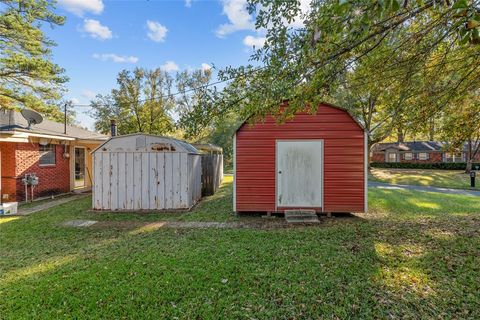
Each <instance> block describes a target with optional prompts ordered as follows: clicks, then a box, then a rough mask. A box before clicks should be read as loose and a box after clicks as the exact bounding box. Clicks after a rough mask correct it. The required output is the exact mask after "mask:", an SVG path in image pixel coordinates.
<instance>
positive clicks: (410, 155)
mask: <svg viewBox="0 0 480 320" xmlns="http://www.w3.org/2000/svg"><path fill="white" fill-rule="evenodd" d="M403 157H404V159H405V160H412V159H413V153H411V152H405V154H404V155H403Z"/></svg>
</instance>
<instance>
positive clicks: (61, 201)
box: [9, 193, 90, 217]
mask: <svg viewBox="0 0 480 320" xmlns="http://www.w3.org/2000/svg"><path fill="white" fill-rule="evenodd" d="M89 195H90V194H88V193H87V194H85V193H82V194H74V195H71V196H65V197H61V198H60V199H57V200H51V201H46V202H43V203H40V204H38V205H36V206H33V207H28V208H22V207H20V208H18V211H17V214H15V215H9V217H11V216H27V215H29V214H32V213H35V212H38V211H42V210H46V209H50V208H53V207H56V206H59V205H61V204H64V203H67V202H70V201H74V200H78V199H82V198H85V197H88V196H89Z"/></svg>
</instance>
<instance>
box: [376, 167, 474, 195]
mask: <svg viewBox="0 0 480 320" xmlns="http://www.w3.org/2000/svg"><path fill="white" fill-rule="evenodd" d="M369 179H370V180H371V181H378V182H386V183H391V184H411V185H420V186H432V187H443V188H452V189H470V176H469V175H468V174H466V173H464V172H463V171H458V170H416V169H380V168H372V169H371V171H370V176H369ZM475 189H477V190H480V182H477V186H476V188H475Z"/></svg>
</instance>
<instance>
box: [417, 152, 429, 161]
mask: <svg viewBox="0 0 480 320" xmlns="http://www.w3.org/2000/svg"><path fill="white" fill-rule="evenodd" d="M418 160H428V153H426V152H420V153H419V154H418Z"/></svg>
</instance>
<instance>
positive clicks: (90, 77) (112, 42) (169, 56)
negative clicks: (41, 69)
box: [45, 0, 264, 128]
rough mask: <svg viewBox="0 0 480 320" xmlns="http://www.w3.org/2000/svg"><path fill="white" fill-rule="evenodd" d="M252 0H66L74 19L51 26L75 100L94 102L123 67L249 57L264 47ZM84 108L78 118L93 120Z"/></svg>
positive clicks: (221, 63)
mask: <svg viewBox="0 0 480 320" xmlns="http://www.w3.org/2000/svg"><path fill="white" fill-rule="evenodd" d="M245 2H246V1H245V0H210V1H204V0H192V1H189V0H186V1H185V0H171V1H164V0H149V1H146V0H115V1H114V0H112V1H108V0H58V5H57V12H58V13H59V14H62V15H65V16H66V18H67V21H66V24H65V25H64V26H61V27H55V28H54V29H51V28H45V31H46V34H47V35H48V37H49V38H51V39H52V40H54V41H55V42H56V43H57V46H56V47H55V48H53V60H54V62H56V63H58V64H59V65H60V66H62V67H63V68H65V70H66V75H67V76H68V77H69V78H70V81H69V82H68V83H67V88H68V93H67V94H66V98H67V99H72V100H73V101H74V102H75V103H79V104H88V103H89V101H90V99H91V98H92V97H93V96H94V95H95V94H99V93H102V94H106V93H108V92H109V91H110V90H111V89H112V88H114V87H115V86H116V75H117V73H118V72H119V71H121V70H123V69H133V68H135V67H137V66H138V67H145V68H157V67H162V68H164V69H165V70H166V71H169V72H172V75H173V74H175V72H176V71H180V70H184V69H192V68H202V67H203V68H208V67H209V66H211V65H215V66H216V67H217V68H220V69H221V68H223V67H226V66H228V65H232V66H237V65H241V64H245V63H247V62H248V59H249V57H250V55H251V53H252V45H254V44H255V45H256V46H261V44H262V43H263V41H264V38H263V35H262V33H261V32H257V31H256V30H255V29H254V25H253V23H254V20H253V18H252V17H251V16H249V15H248V13H247V11H246V8H245ZM87 110H88V109H87V108H81V107H77V108H76V111H77V120H79V121H80V123H81V124H82V125H83V126H87V127H89V128H91V127H92V123H93V120H92V119H91V118H90V117H88V116H87V115H85V114H84V112H85V111H87Z"/></svg>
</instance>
